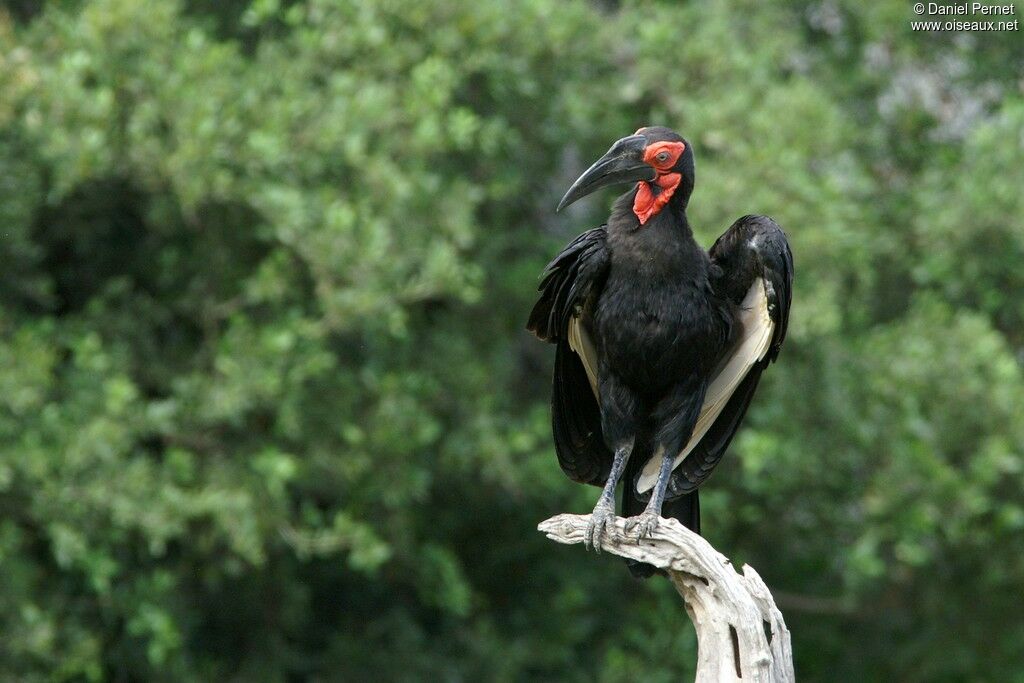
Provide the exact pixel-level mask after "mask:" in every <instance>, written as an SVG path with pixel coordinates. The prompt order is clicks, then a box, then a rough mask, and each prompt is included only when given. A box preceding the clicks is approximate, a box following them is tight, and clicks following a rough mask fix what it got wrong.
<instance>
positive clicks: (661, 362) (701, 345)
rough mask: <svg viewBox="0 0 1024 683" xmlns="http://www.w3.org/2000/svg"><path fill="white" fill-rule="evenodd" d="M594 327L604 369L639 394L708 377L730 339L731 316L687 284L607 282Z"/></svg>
mask: <svg viewBox="0 0 1024 683" xmlns="http://www.w3.org/2000/svg"><path fill="white" fill-rule="evenodd" d="M594 322H595V327H596V328H597V337H598V344H599V352H600V353H601V354H602V357H603V360H604V362H605V366H606V367H607V368H608V369H610V370H611V371H612V372H615V373H616V374H617V375H618V376H619V377H621V378H622V379H623V380H625V381H626V382H627V383H629V384H631V385H634V386H635V387H636V388H637V389H639V390H646V389H650V388H653V389H658V388H660V387H663V386H668V385H671V384H674V383H676V382H678V381H680V380H682V379H684V378H686V377H689V376H692V375H694V374H697V373H705V374H706V373H708V372H710V369H711V367H713V366H714V364H715V363H716V362H717V360H718V358H719V356H720V355H721V353H722V351H723V346H724V343H725V340H726V339H727V338H728V328H729V325H730V321H729V320H728V311H727V310H726V309H725V308H723V307H722V306H721V305H719V304H718V303H717V302H716V300H714V298H713V296H712V295H711V294H710V290H709V289H708V288H706V287H701V286H699V284H697V283H688V282H686V281H677V282H650V281H644V280H643V279H639V278H615V277H612V278H610V279H609V281H608V283H607V284H606V286H605V289H604V291H603V292H602V294H601V297H600V299H599V300H598V302H597V306H596V310H595V317H594Z"/></svg>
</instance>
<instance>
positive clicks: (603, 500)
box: [583, 441, 633, 553]
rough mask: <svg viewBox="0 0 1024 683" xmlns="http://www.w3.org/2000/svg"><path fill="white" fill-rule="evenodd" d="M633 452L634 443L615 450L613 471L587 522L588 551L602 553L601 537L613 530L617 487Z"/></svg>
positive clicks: (584, 540)
mask: <svg viewBox="0 0 1024 683" xmlns="http://www.w3.org/2000/svg"><path fill="white" fill-rule="evenodd" d="M632 452H633V442H632V441H630V442H629V443H628V444H622V445H620V446H618V447H617V448H616V449H615V458H614V459H613V460H612V469H611V471H610V472H608V481H606V482H605V484H604V490H603V491H601V497H600V498H598V499H597V505H595V506H594V511H593V512H592V513H591V515H590V521H589V522H587V531H586V535H585V536H584V537H583V543H584V544H585V545H586V546H587V549H588V550H589V549H590V548H593V549H594V551H595V552H598V553H600V552H601V537H602V536H603V535H604V533H605V531H609V530H611V528H612V526H613V525H614V524H615V486H616V485H617V484H618V483H619V479H620V478H621V477H622V472H623V470H625V469H626V462H627V461H628V460H629V454H630V453H632Z"/></svg>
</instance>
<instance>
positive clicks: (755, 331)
mask: <svg viewBox="0 0 1024 683" xmlns="http://www.w3.org/2000/svg"><path fill="white" fill-rule="evenodd" d="M739 322H740V324H741V325H742V328H743V331H742V333H741V335H740V338H739V340H738V341H737V342H736V345H735V346H734V347H733V350H732V353H731V354H730V355H728V356H727V357H726V359H725V361H724V363H723V365H722V366H721V370H719V372H718V374H717V375H716V376H715V378H714V379H713V380H712V381H711V384H710V385H709V386H708V390H707V393H706V394H705V396H704V405H703V406H701V409H700V416H699V417H698V418H697V424H696V425H695V426H694V428H693V435H692V436H690V441H689V443H687V444H686V447H685V448H684V449H683V450H682V451H681V452H680V453H679V455H677V456H676V459H675V463H674V464H673V465H672V469H675V468H676V467H678V466H679V463H681V462H682V461H683V459H684V458H685V457H686V456H688V455H689V454H690V451H692V450H693V449H694V447H696V445H697V444H698V443H700V440H701V439H702V438H703V437H704V435H705V434H706V433H707V431H708V430H709V429H711V425H713V424H714V423H715V420H717V419H718V416H719V415H721V414H722V410H723V409H724V408H725V405H726V404H727V403H728V402H729V399H730V398H731V397H732V395H733V392H734V391H736V387H738V386H739V385H740V382H742V381H743V378H744V377H746V376H747V373H748V372H749V371H750V368H751V367H753V366H754V364H755V363H757V362H759V361H761V360H762V359H763V358H764V357H765V354H767V353H768V347H769V346H770V345H771V341H772V333H773V332H774V331H775V323H773V322H772V319H771V317H770V316H769V315H768V296H767V294H766V293H765V287H764V280H763V279H762V278H757V279H756V280H755V281H754V284H752V285H751V286H750V289H749V290H747V295H746V296H745V297H744V298H743V303H742V304H741V305H740V314H739ZM584 334H585V333H584ZM569 335H570V336H569V344H570V346H572V343H573V342H572V325H571V324H570V328H569ZM587 341H589V340H587ZM573 348H574V349H575V348H576V347H575V346H573ZM592 348H593V347H591V351H592ZM577 353H579V351H577ZM580 357H581V358H583V359H584V361H583V364H584V366H586V367H587V375H589V376H590V377H591V380H590V381H591V383H592V384H593V383H594V376H593V375H591V370H590V366H589V365H587V361H586V357H585V356H584V355H583V354H580ZM660 465H661V458H660V457H652V458H651V459H650V460H648V461H647V464H646V465H644V469H643V472H641V473H640V477H639V478H638V479H637V482H636V488H637V491H639V492H640V493H643V492H645V491H649V490H651V489H653V488H654V484H655V482H656V481H657V480H658V469H659V466H660Z"/></svg>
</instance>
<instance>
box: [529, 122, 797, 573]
mask: <svg viewBox="0 0 1024 683" xmlns="http://www.w3.org/2000/svg"><path fill="white" fill-rule="evenodd" d="M627 182H628V183H635V186H634V187H633V188H631V189H630V190H629V191H628V192H626V193H625V194H624V195H622V196H621V197H619V198H618V200H617V201H616V202H615V205H614V207H613V208H612V213H611V216H610V217H609V218H608V222H607V224H605V225H602V226H601V227H599V228H594V229H593V230H588V231H587V232H585V233H583V234H582V235H580V236H579V237H577V238H576V239H575V240H573V241H572V242H571V243H570V244H569V245H568V246H567V247H565V249H563V250H562V252H561V253H560V254H559V255H558V256H556V257H555V259H554V260H553V261H552V262H551V263H550V264H548V266H547V268H546V269H545V271H544V274H543V276H542V281H541V284H540V292H541V295H540V300H539V301H538V302H537V304H536V306H534V309H533V312H532V313H531V314H530V319H529V323H528V325H527V328H528V329H529V330H530V331H532V332H533V333H534V334H536V335H537V337H539V338H540V339H542V340H544V341H548V342H551V343H553V344H555V370H554V383H553V384H554V388H553V396H552V401H551V403H552V423H553V428H554V429H553V431H554V440H555V450H556V452H557V454H558V461H559V463H560V464H561V466H562V469H563V471H564V472H565V473H566V474H567V475H568V476H569V477H570V478H571V479H573V480H575V481H578V482H581V483H584V484H594V485H595V486H601V487H603V491H602V493H601V496H600V498H598V501H597V506H596V507H595V508H594V513H593V515H592V516H591V521H590V526H589V528H588V530H587V539H586V540H587V545H588V546H590V547H593V548H594V549H595V550H597V551H600V549H601V543H602V537H603V535H604V534H605V533H607V532H608V531H609V529H610V528H612V527H611V522H612V520H613V519H614V516H615V488H616V485H617V484H618V482H619V480H620V479H621V478H622V477H623V476H625V485H624V491H623V496H622V514H623V516H625V517H628V518H629V519H628V520H627V525H626V526H627V529H628V531H629V533H633V530H634V529H635V530H636V534H637V539H638V540H639V539H641V538H644V537H646V536H649V535H650V534H651V532H653V530H654V529H655V528H656V527H657V525H658V520H659V518H660V516H661V515H665V516H667V517H675V518H676V519H679V520H680V521H681V522H682V523H683V524H685V525H686V526H687V527H689V528H690V529H693V530H694V531H696V532H698V533H699V532H700V508H699V503H698V500H697V488H698V487H699V486H700V485H701V484H702V483H703V482H704V480H705V479H707V477H708V475H710V474H711V471H712V470H713V469H714V468H715V465H717V464H718V462H719V460H721V458H722V455H723V453H724V452H725V450H726V448H727V447H728V445H729V441H730V440H731V439H732V436H733V434H735V433H736V429H737V427H739V424H740V421H741V420H742V419H743V415H744V413H745V412H746V410H747V407H748V406H749V405H750V399H751V397H752V396H753V394H754V390H755V389H756V388H757V382H758V380H759V379H760V377H761V372H762V371H763V370H764V368H765V367H766V366H767V365H768V364H769V363H771V362H772V361H774V360H775V358H776V357H777V356H778V353H779V348H780V347H781V345H782V340H783V338H784V337H785V336H786V325H787V321H788V318H789V304H790V300H791V296H792V283H793V256H792V253H791V252H790V249H789V243H788V242H787V241H786V235H785V234H784V233H783V232H782V229H781V228H780V227H779V226H778V225H777V224H776V223H775V222H774V221H773V220H772V219H770V218H767V217H765V216H744V217H743V218H740V219H739V220H738V221H736V222H735V223H733V224H732V226H731V227H730V228H729V229H728V230H726V231H725V233H724V234H723V235H722V236H721V237H719V238H718V240H717V241H716V242H715V244H714V246H713V247H711V250H710V251H705V250H704V249H702V248H701V247H700V245H698V244H697V242H696V241H695V240H694V238H693V232H692V231H691V229H690V225H689V223H688V221H687V219H686V206H687V203H688V201H689V199H690V193H691V192H692V191H693V182H694V169H693V149H692V148H691V146H690V144H689V143H688V142H687V141H686V140H684V139H683V138H682V137H680V136H679V135H678V134H676V133H675V132H673V131H672V130H669V129H668V128H662V127H650V128H641V129H640V130H638V131H637V132H636V133H635V134H633V135H630V136H629V137H625V138H623V139H621V140H619V141H618V142H616V143H615V144H614V145H612V147H611V149H610V150H608V153H607V154H605V155H604V156H603V157H601V158H600V159H599V160H598V161H597V162H596V163H595V164H594V165H593V166H591V167H590V168H589V169H587V171H586V172H584V173H583V175H582V176H580V178H579V179H578V180H577V181H576V182H575V183H574V184H573V186H572V187H571V188H569V191H568V192H567V193H566V195H565V197H563V198H562V201H561V203H560V204H559V206H558V208H559V209H561V208H562V207H564V206H567V205H568V204H571V203H573V202H574V201H576V200H577V199H580V198H581V197H583V196H585V195H587V194H590V193H591V192H593V191H595V190H597V189H598V188H601V187H605V186H607V185H611V184H614V183H627ZM630 568H631V570H633V572H634V573H635V574H638V575H649V574H650V572H651V571H652V569H653V568H651V567H649V565H631V567H630Z"/></svg>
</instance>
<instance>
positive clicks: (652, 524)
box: [626, 510, 661, 543]
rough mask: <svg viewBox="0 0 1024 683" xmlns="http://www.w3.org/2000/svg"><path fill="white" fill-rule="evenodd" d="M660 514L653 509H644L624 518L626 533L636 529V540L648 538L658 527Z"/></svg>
mask: <svg viewBox="0 0 1024 683" xmlns="http://www.w3.org/2000/svg"><path fill="white" fill-rule="evenodd" d="M660 521H661V516H660V515H659V514H658V513H657V512H655V511H653V510H644V511H643V512H641V513H640V514H639V515H637V516H636V517H630V518H629V519H627V520H626V533H629V532H631V531H633V529H636V542H637V543H639V542H640V541H642V540H643V539H645V538H650V536H651V535H652V534H653V533H654V530H655V529H657V528H658V522H660Z"/></svg>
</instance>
